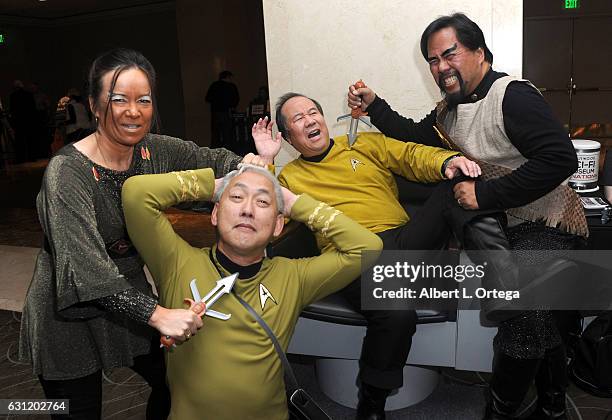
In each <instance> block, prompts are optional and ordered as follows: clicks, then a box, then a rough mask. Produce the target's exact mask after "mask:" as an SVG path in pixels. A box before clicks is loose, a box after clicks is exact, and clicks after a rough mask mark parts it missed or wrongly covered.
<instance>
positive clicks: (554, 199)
mask: <svg viewBox="0 0 612 420" xmlns="http://www.w3.org/2000/svg"><path fill="white" fill-rule="evenodd" d="M446 114H447V106H446V101H445V100H442V101H440V102H438V104H437V107H436V126H434V129H436V131H437V132H438V135H439V136H440V138H441V139H442V142H443V143H444V144H446V146H447V147H448V148H449V149H451V150H457V151H459V152H462V153H463V154H464V156H465V157H467V158H468V159H471V160H473V161H475V162H477V163H478V165H480V168H481V169H482V175H481V178H482V179H483V180H484V181H488V180H490V179H496V178H499V177H502V176H506V175H508V174H510V173H511V172H512V169H509V168H504V167H502V166H499V165H494V164H490V163H487V162H484V161H481V160H479V159H476V158H475V157H474V156H469V155H468V154H466V153H464V152H463V151H462V150H461V149H460V148H459V147H458V146H457V145H456V144H455V142H454V141H453V140H452V138H451V137H450V136H449V135H448V133H447V132H446V130H445V128H444V124H443V123H442V122H443V121H444V120H445V118H446ZM506 213H508V214H509V215H511V216H514V217H516V218H518V219H521V220H525V221H531V222H537V221H543V222H544V223H546V226H550V227H556V228H558V229H560V230H562V231H564V232H567V233H571V234H574V235H579V236H582V237H584V238H587V237H588V236H589V228H588V225H587V222H586V218H585V216H584V210H583V208H582V204H581V203H580V198H579V197H578V194H576V192H575V191H574V190H573V189H571V188H570V187H568V186H567V185H559V186H557V188H555V189H554V190H552V191H551V192H549V193H548V194H546V195H544V196H543V197H540V198H538V199H537V200H535V201H532V202H531V203H528V204H526V205H524V206H522V207H516V208H511V209H507V210H506Z"/></svg>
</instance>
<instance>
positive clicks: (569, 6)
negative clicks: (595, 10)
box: [563, 0, 580, 9]
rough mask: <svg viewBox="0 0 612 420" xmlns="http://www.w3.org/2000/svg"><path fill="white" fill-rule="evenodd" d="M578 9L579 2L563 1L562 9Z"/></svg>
mask: <svg viewBox="0 0 612 420" xmlns="http://www.w3.org/2000/svg"><path fill="white" fill-rule="evenodd" d="M579 7H580V0H564V1H563V8H564V9H577V8H579Z"/></svg>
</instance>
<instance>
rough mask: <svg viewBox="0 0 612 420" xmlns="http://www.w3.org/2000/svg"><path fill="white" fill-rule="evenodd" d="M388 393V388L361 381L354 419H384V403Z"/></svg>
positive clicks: (389, 391)
mask: <svg viewBox="0 0 612 420" xmlns="http://www.w3.org/2000/svg"><path fill="white" fill-rule="evenodd" d="M390 393H391V390H389V389H382V388H377V387H375V386H372V385H368V384H365V383H362V384H361V388H360V390H359V403H358V404H357V415H356V416H355V420H385V403H386V402H387V397H388V396H389V394H390Z"/></svg>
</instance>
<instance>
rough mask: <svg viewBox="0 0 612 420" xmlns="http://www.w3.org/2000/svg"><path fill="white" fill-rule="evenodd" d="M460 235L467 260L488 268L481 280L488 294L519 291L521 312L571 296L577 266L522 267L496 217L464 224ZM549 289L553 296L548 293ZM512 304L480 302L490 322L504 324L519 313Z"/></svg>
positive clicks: (565, 263) (556, 263) (553, 263)
mask: <svg viewBox="0 0 612 420" xmlns="http://www.w3.org/2000/svg"><path fill="white" fill-rule="evenodd" d="M463 233H464V234H463V246H464V247H465V249H466V251H467V253H468V256H469V257H470V259H471V260H472V261H473V262H474V263H476V264H484V265H486V266H487V269H486V270H485V271H486V274H485V276H484V277H483V279H482V285H483V287H484V288H485V289H486V290H488V291H490V290H493V289H497V290H507V291H515V290H516V291H519V292H520V299H521V300H520V307H521V308H522V309H523V310H524V309H528V308H530V309H533V308H536V307H538V304H539V303H544V304H545V306H548V305H551V304H552V303H551V302H543V299H546V298H550V297H551V296H552V297H554V299H556V300H558V301H563V299H566V298H568V296H570V294H571V291H572V288H571V283H572V282H573V281H574V279H578V278H579V276H578V274H579V273H578V267H577V266H576V264H575V263H573V262H571V261H567V260H561V259H557V260H552V261H550V262H547V263H545V264H542V265H538V266H533V267H527V268H521V267H520V265H519V262H518V261H517V260H516V257H515V255H514V253H513V252H512V250H511V249H510V244H509V242H508V239H507V237H506V234H505V232H504V229H503V227H502V224H501V223H500V221H499V220H498V219H497V218H496V217H493V216H484V217H479V218H476V219H474V220H472V221H470V222H468V223H467V224H466V226H465V228H464V232H463ZM487 251H493V252H487ZM553 284H554V285H553ZM551 290H554V291H555V293H554V294H553V293H550V291H551ZM566 302H567V301H566ZM514 305H516V302H514V303H513V302H512V301H509V300H505V299H501V298H500V299H492V298H491V299H483V300H482V310H483V312H484V314H485V316H486V318H487V319H489V320H491V321H503V320H506V319H510V318H512V317H515V316H517V315H519V314H520V313H521V312H522V311H517V310H510V309H512V308H516V306H514Z"/></svg>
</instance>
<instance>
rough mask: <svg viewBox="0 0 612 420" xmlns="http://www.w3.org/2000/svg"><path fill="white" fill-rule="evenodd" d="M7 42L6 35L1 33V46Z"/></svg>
mask: <svg viewBox="0 0 612 420" xmlns="http://www.w3.org/2000/svg"><path fill="white" fill-rule="evenodd" d="M5 42H6V37H5V36H4V34H2V33H0V44H4V43H5Z"/></svg>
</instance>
